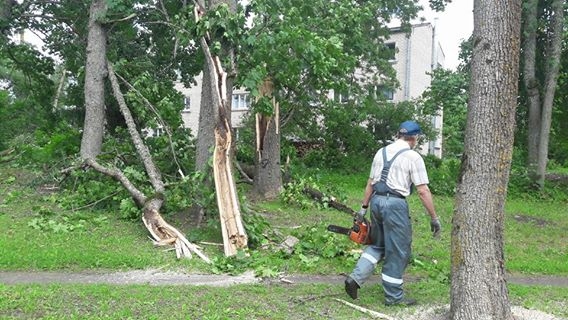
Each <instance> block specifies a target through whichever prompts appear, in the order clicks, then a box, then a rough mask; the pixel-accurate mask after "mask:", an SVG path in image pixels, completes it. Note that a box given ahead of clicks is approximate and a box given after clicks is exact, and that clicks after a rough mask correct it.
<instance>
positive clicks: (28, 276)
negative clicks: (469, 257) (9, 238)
mask: <svg viewBox="0 0 568 320" xmlns="http://www.w3.org/2000/svg"><path fill="white" fill-rule="evenodd" d="M344 279H345V276H343V275H330V276H327V275H325V276H322V275H283V276H281V277H279V278H274V279H260V278H256V277H255V276H254V274H253V273H252V272H246V273H244V274H242V275H238V276H229V275H212V274H186V273H179V272H170V271H161V270H133V271H126V272H112V273H103V272H95V271H93V272H72V273H70V272H24V271H0V283H3V284H49V283H83V284H124V285H128V284H150V285H208V286H230V285H234V284H254V283H265V284H278V283H283V284H294V283H330V284H342V283H343V280H344ZM405 280H406V281H408V282H414V281H418V279H417V278H412V277H407V278H406V279H405ZM507 280H508V282H509V283H514V284H522V285H543V286H555V287H568V277H559V276H526V275H509V276H508V277H507ZM379 281H380V279H379V278H378V277H377V276H373V277H371V279H369V281H368V282H369V283H378V282H379Z"/></svg>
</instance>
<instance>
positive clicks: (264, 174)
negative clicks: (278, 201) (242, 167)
mask: <svg viewBox="0 0 568 320" xmlns="http://www.w3.org/2000/svg"><path fill="white" fill-rule="evenodd" d="M259 91H260V94H261V95H262V96H264V97H268V98H271V103H272V108H273V111H274V113H273V115H265V114H261V113H257V114H256V159H255V161H256V163H255V174H254V187H253V191H254V194H255V195H256V196H257V197H259V198H261V199H274V198H276V197H278V195H279V194H280V189H281V188H282V173H281V171H280V169H281V168H280V117H279V115H280V110H279V106H278V103H277V102H276V100H275V98H274V97H273V95H272V91H273V84H272V82H271V81H269V80H267V81H265V82H264V83H263V85H262V87H261V88H260V90H259Z"/></svg>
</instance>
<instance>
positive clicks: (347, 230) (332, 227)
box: [327, 224, 352, 236]
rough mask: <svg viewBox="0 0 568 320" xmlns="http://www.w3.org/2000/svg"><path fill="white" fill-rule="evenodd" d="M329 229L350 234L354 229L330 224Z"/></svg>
mask: <svg viewBox="0 0 568 320" xmlns="http://www.w3.org/2000/svg"><path fill="white" fill-rule="evenodd" d="M327 231H331V232H335V233H340V234H344V235H347V236H348V235H350V234H351V231H352V229H351V228H345V227H341V226H336V225H333V224H330V225H329V226H327Z"/></svg>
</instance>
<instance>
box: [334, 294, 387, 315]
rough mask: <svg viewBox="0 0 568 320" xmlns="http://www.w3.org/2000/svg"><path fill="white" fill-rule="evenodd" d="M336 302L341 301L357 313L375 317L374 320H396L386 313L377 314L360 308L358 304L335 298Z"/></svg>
mask: <svg viewBox="0 0 568 320" xmlns="http://www.w3.org/2000/svg"><path fill="white" fill-rule="evenodd" d="M334 300H335V301H339V302H341V303H343V304H344V305H346V306H348V307H351V308H353V309H355V310H357V311H361V312H363V313H365V314H368V315H370V316H371V317H373V319H385V320H395V319H394V318H392V317H390V316H388V315H386V314H384V313H380V312H377V311H374V310H371V309H367V308H363V307H360V306H358V305H356V304H353V303H350V302H347V301H345V300H342V299H337V298H335V299H334Z"/></svg>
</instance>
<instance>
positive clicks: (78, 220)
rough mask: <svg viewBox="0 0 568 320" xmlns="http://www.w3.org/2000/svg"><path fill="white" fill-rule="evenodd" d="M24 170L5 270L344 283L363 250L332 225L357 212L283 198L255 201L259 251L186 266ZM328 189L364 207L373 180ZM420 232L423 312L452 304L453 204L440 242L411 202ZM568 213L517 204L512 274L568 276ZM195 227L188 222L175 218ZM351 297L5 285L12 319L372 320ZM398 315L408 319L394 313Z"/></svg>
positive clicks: (371, 291) (417, 271) (554, 292)
mask: <svg viewBox="0 0 568 320" xmlns="http://www.w3.org/2000/svg"><path fill="white" fill-rule="evenodd" d="M30 181H31V179H30V178H29V177H26V176H25V175H22V174H21V173H20V172H19V170H16V169H11V168H0V234H2V235H3V236H2V237H0V257H1V258H0V271H8V270H29V271H33V270H59V271H62V270H63V271H65V270H66V271H81V270H88V269H97V270H109V271H115V270H131V269H150V268H160V269H164V270H183V271H185V272H195V273H211V272H227V273H239V272H242V271H244V270H246V269H254V270H255V271H256V272H257V274H258V275H259V276H275V275H277V274H281V273H285V274H299V273H302V274H318V275H319V274H321V275H338V274H344V273H347V272H350V271H351V269H352V268H353V266H354V264H355V262H356V259H357V258H358V252H359V251H358V250H360V249H361V248H360V247H359V246H357V245H355V244H354V243H351V242H350V241H348V240H347V238H346V237H344V236H341V235H336V234H332V233H329V232H327V231H326V230H325V228H326V226H327V225H328V224H340V225H345V226H348V225H349V224H350V223H351V218H350V217H349V216H347V215H346V214H345V213H342V212H338V211H336V210H334V209H330V208H324V207H322V206H315V205H313V204H309V203H308V202H305V203H304V206H303V207H301V206H294V205H291V204H289V203H284V202H283V201H282V200H278V201H272V202H262V203H254V204H250V205H249V207H250V208H251V209H252V210H253V211H255V212H258V213H260V215H261V216H262V217H263V218H264V219H265V220H266V221H267V222H269V223H270V225H271V226H272V228H271V229H268V230H266V231H265V232H264V236H262V235H261V238H262V237H264V239H257V240H259V243H258V246H259V247H258V248H257V250H253V251H250V252H249V256H244V255H243V256H239V257H235V258H231V259H226V258H224V257H223V256H222V255H223V253H222V249H221V248H220V247H219V246H215V245H210V244H203V245H202V246H203V250H204V252H205V253H206V254H207V255H208V256H209V257H210V258H213V260H214V265H208V264H206V263H204V262H203V261H201V260H200V259H199V258H198V257H195V258H194V259H191V260H176V259H175V253H173V252H172V251H165V250H163V249H161V248H155V247H153V246H152V244H151V242H150V240H149V239H148V238H147V232H146V230H145V228H144V226H143V224H142V223H141V221H129V220H124V219H120V218H119V215H118V214H117V213H116V212H106V211H100V210H97V211H91V210H84V211H78V212H68V211H64V210H61V209H60V208H58V207H57V206H56V205H55V204H54V201H53V198H54V197H57V194H51V195H49V196H48V195H42V194H38V193H37V192H36V191H37V190H36V188H35V187H34V186H33V184H31V183H30ZM317 181H318V183H320V184H321V185H325V186H326V187H327V188H329V189H330V190H331V194H332V195H334V196H336V197H337V198H338V199H339V200H341V201H342V202H344V203H346V204H348V205H349V206H351V207H353V208H357V206H358V204H359V202H360V199H361V196H362V192H363V188H364V184H365V181H366V177H365V174H360V175H349V176H341V175H331V174H327V175H325V174H322V175H320V177H319V178H318V179H317ZM409 203H410V206H411V215H412V219H413V223H414V226H413V228H414V240H413V254H414V258H415V262H414V263H412V264H411V265H410V266H409V268H408V269H407V274H408V275H409V276H412V277H414V278H416V279H420V280H419V281H415V282H410V283H408V284H407V285H406V288H407V291H408V292H409V294H410V295H412V296H415V297H417V298H419V300H420V302H421V303H422V304H427V303H432V304H440V305H442V304H447V303H448V302H449V277H450V271H449V270H450V231H451V216H452V212H453V199H452V198H449V197H439V196H435V203H436V207H437V211H438V214H439V216H440V218H441V221H442V228H443V230H442V235H441V237H440V239H438V240H436V239H432V237H431V235H430V229H429V228H430V227H429V219H428V216H427V215H426V214H425V211H424V209H423V208H422V206H421V204H420V202H419V200H418V198H417V197H416V196H415V195H414V196H411V197H410V199H409ZM567 216H568V205H566V203H565V202H562V201H554V200H547V201H536V200H526V199H509V200H508V201H507V204H506V220H505V258H506V268H507V271H508V272H510V273H514V274H521V275H523V274H524V275H560V276H567V277H568V263H567V262H568V235H567V234H568V233H567V232H566V231H568V219H566V217H567ZM166 220H168V221H170V222H171V223H172V224H173V225H184V224H183V223H182V221H179V215H172V216H166ZM182 231H183V232H186V233H187V235H188V238H189V239H190V240H191V241H193V242H196V243H200V242H202V241H205V242H208V243H209V242H220V239H221V237H220V231H219V229H218V226H217V222H216V221H215V219H212V221H211V223H207V224H205V225H204V226H203V227H202V228H201V229H199V230H196V229H194V228H192V227H187V226H184V229H182ZM288 235H294V236H296V237H298V238H299V239H300V243H299V244H298V245H297V247H296V251H295V253H294V254H288V253H285V252H282V251H280V250H278V247H277V245H278V244H279V243H280V242H281V241H282V240H283V239H284V238H285V237H286V236H288ZM509 289H510V295H511V301H512V302H513V303H514V304H516V305H521V306H525V307H530V308H536V309H539V310H542V311H545V312H550V313H553V314H555V315H557V316H562V317H568V311H566V310H568V308H567V307H566V301H567V300H568V288H558V287H539V286H521V285H510V286H509ZM336 297H338V298H342V299H345V298H346V296H345V295H344V293H343V288H342V286H341V285H336V284H297V285H268V286H267V285H239V286H233V287H230V288H229V289H228V288H214V287H193V286H164V287H153V286H111V285H10V286H8V285H0V318H2V319H4V318H6V319H10V318H51V319H59V318H77V319H79V318H81V319H82V318H92V319H100V318H109V319H115V318H145V319H154V318H171V319H181V318H185V319H195V318H199V319H245V318H246V319H289V318H295V319H329V318H361V317H362V314H361V313H359V312H358V311H355V310H353V309H351V308H349V307H346V306H343V305H341V304H339V303H338V302H336V301H335V300H333V298H336ZM361 297H362V298H361V299H360V301H358V304H359V305H362V306H363V307H368V308H370V309H373V310H377V311H381V312H384V310H382V309H384V306H383V305H382V304H380V303H379V304H377V301H381V300H382V299H380V298H381V297H382V293H381V288H380V286H378V285H372V286H364V287H363V288H362V289H361ZM388 312H390V314H394V313H396V312H397V311H396V310H394V311H392V310H391V311H388Z"/></svg>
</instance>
